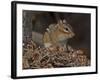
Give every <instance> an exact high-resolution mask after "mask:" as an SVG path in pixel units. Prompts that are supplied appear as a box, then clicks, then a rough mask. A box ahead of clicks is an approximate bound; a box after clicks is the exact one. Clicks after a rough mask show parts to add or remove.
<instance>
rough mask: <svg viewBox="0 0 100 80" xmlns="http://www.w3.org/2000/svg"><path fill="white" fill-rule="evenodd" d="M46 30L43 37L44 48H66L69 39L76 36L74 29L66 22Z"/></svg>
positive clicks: (61, 21)
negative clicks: (54, 46) (56, 46)
mask: <svg viewBox="0 0 100 80" xmlns="http://www.w3.org/2000/svg"><path fill="white" fill-rule="evenodd" d="M46 30H47V31H46V32H45V33H44V35H43V43H44V47H50V46H52V45H61V46H62V45H63V46H66V44H67V42H68V39H70V38H72V37H74V36H75V34H74V32H73V31H72V27H71V26H70V24H68V23H67V22H66V20H59V21H58V22H57V24H51V25H49V27H48V28H47V29H46Z"/></svg>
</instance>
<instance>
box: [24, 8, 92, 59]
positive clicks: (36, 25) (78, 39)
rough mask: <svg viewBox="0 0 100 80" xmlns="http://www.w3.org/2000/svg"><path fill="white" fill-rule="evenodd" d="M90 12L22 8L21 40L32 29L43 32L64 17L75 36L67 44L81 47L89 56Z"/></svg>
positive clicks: (29, 34)
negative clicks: (42, 10) (40, 10)
mask: <svg viewBox="0 0 100 80" xmlns="http://www.w3.org/2000/svg"><path fill="white" fill-rule="evenodd" d="M90 16H91V15H90V14H85V13H59V12H39V11H38V12H37V11H26V10H23V40H24V38H25V37H26V36H30V37H31V36H32V34H31V33H32V31H36V32H38V33H41V34H43V33H44V32H45V30H46V28H47V27H48V26H49V25H50V24H52V23H57V21H58V20H59V19H62V20H63V19H65V20H66V21H67V22H68V23H69V24H70V25H71V26H72V28H73V31H74V33H75V37H73V38H72V39H70V40H69V41H68V44H69V45H71V46H72V47H73V48H75V49H83V50H84V51H86V54H87V56H88V57H89V58H90V37H91V34H90V32H91V31H90V30H91V29H90V28H91V25H90V20H91V19H90Z"/></svg>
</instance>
